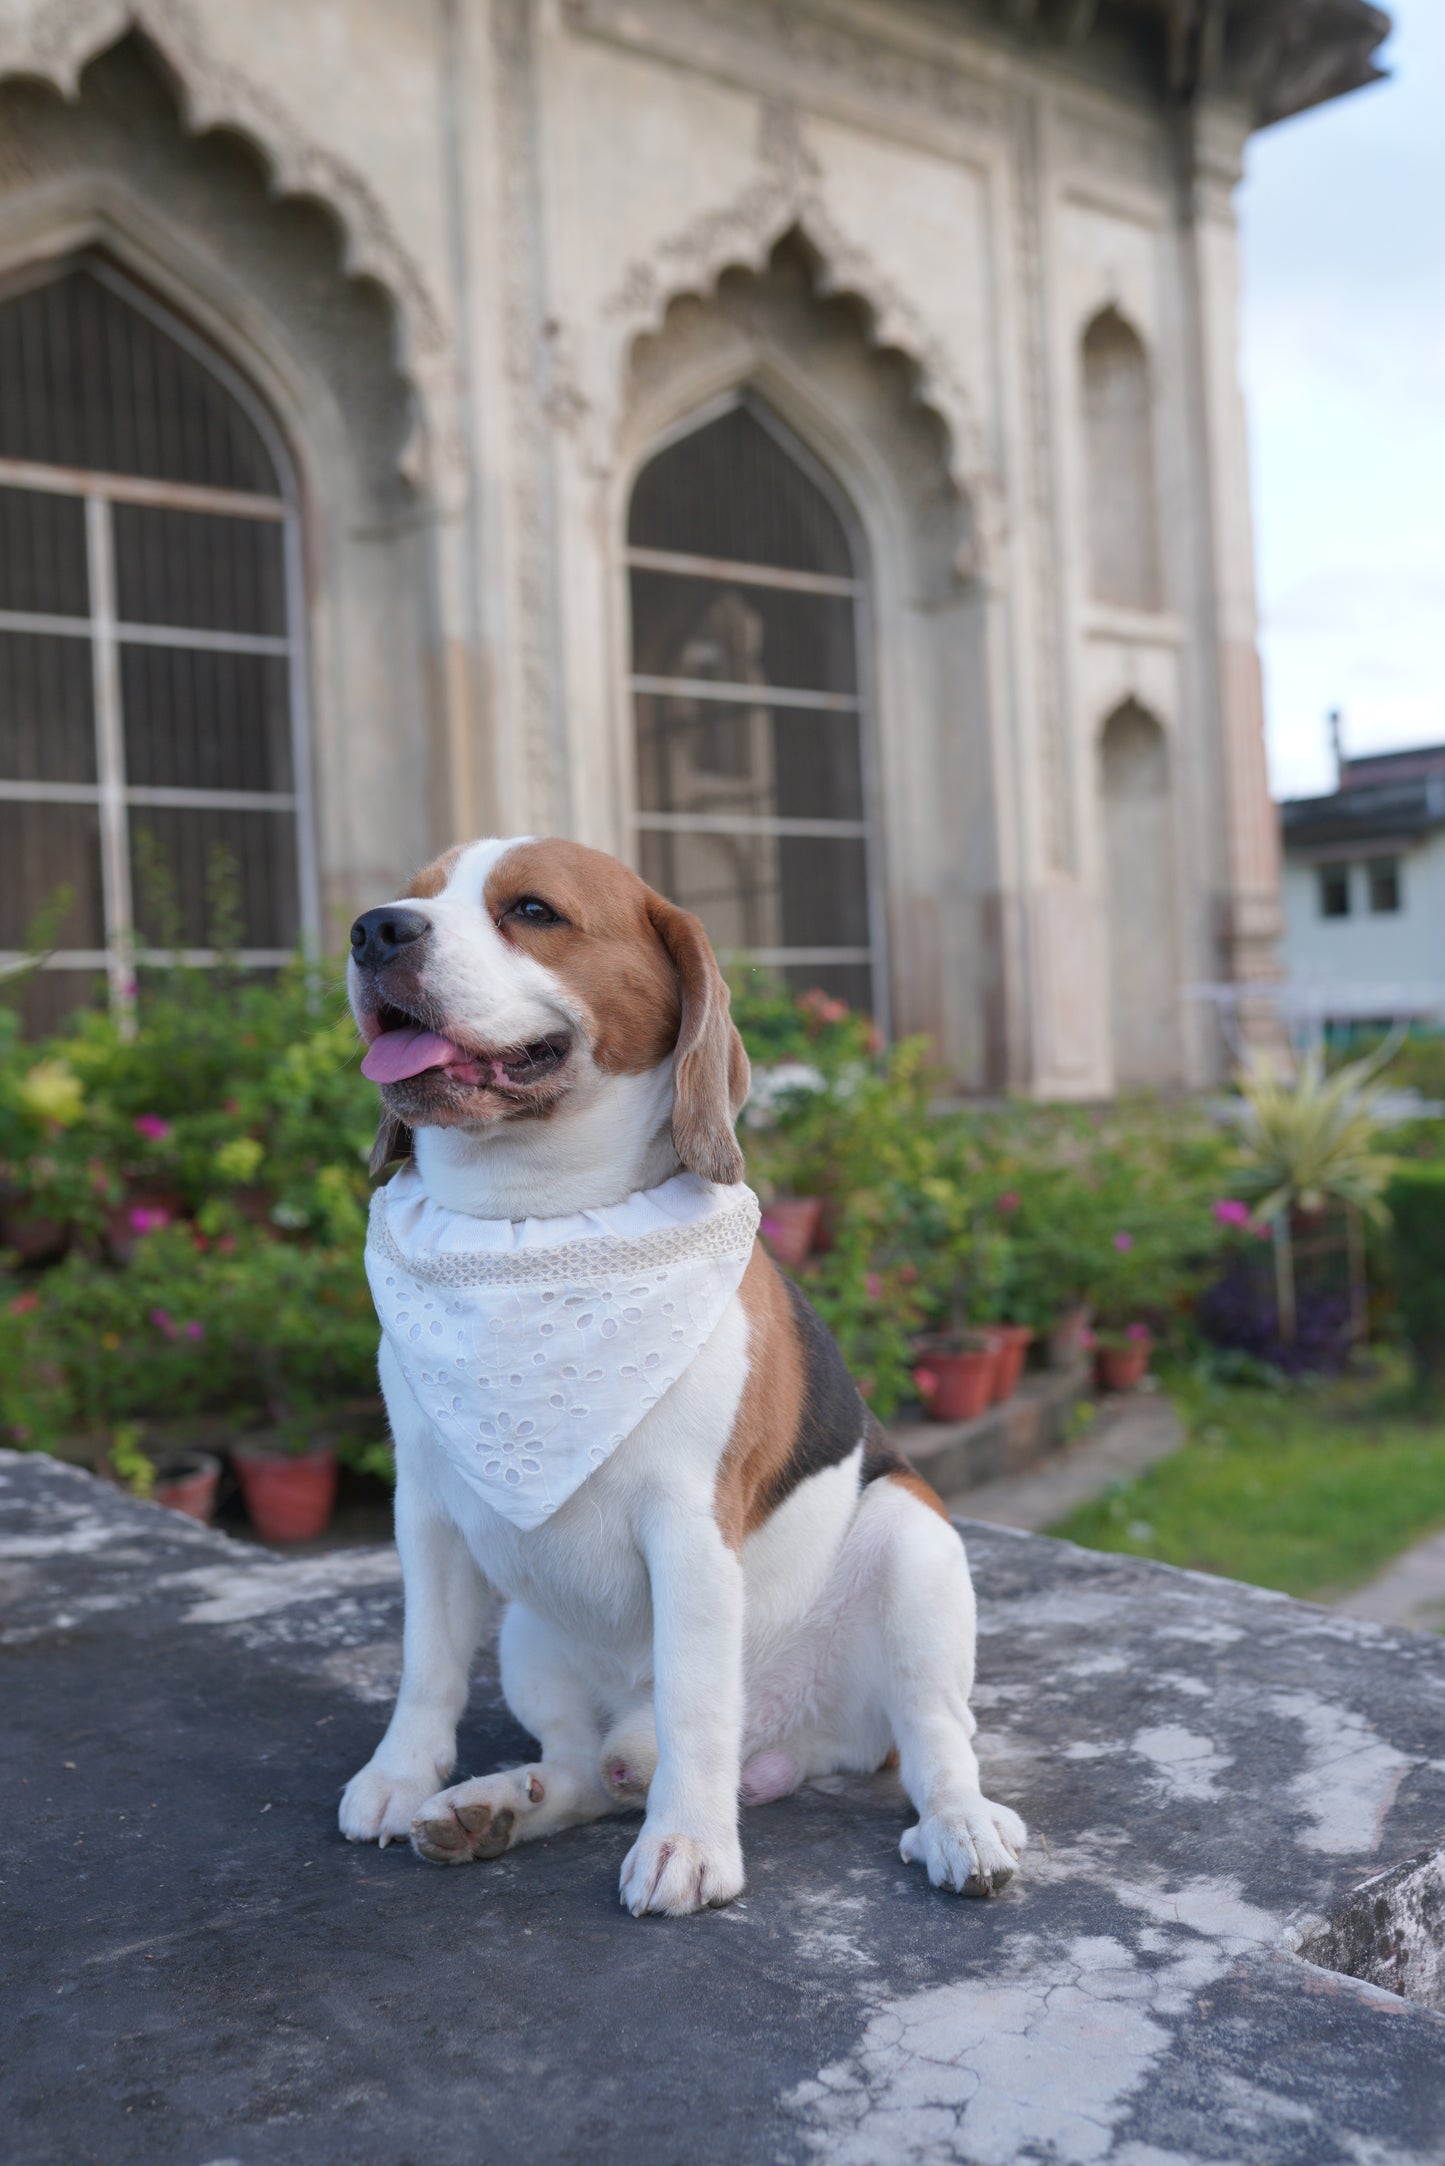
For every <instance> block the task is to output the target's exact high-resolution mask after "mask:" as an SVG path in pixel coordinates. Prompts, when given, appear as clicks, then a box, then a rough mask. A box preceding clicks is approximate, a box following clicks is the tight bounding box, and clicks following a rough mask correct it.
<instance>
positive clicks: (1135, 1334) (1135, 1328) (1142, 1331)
mask: <svg viewBox="0 0 1445 2166" xmlns="http://www.w3.org/2000/svg"><path fill="white" fill-rule="evenodd" d="M1124 1336H1125V1338H1126V1339H1132V1340H1133V1341H1134V1344H1135V1345H1136V1346H1137V1345H1138V1344H1139V1342H1140V1340H1141V1339H1147V1338H1148V1336H1149V1326H1148V1325H1147V1324H1130V1325H1129V1326H1128V1328H1127V1329H1126V1331H1125V1333H1124Z"/></svg>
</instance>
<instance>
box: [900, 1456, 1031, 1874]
mask: <svg viewBox="0 0 1445 2166" xmlns="http://www.w3.org/2000/svg"><path fill="white" fill-rule="evenodd" d="M862 1512H869V1513H873V1514H875V1515H878V1518H879V1519H881V1520H882V1527H881V1529H880V1531H881V1532H882V1534H883V1541H882V1544H881V1551H880V1555H879V1575H878V1580H877V1593H878V1601H879V1629H880V1635H881V1640H882V1653H883V1658H884V1691H885V1694H886V1699H887V1709H888V1717H889V1721H890V1723H891V1726H892V1729H893V1735H894V1739H895V1741H896V1743H897V1747H898V1761H899V1774H900V1776H901V1778H902V1781H903V1787H904V1789H905V1790H906V1791H907V1792H908V1795H909V1797H910V1798H911V1799H912V1801H913V1804H914V1806H915V1807H916V1808H917V1812H918V1821H917V1824H916V1825H915V1826H914V1827H911V1828H909V1829H908V1830H907V1831H906V1832H905V1834H904V1837H903V1840H902V1842H901V1844H900V1845H899V1848H900V1851H901V1854H902V1856H903V1857H904V1858H905V1859H906V1860H907V1861H909V1862H913V1861H915V1860H916V1861H917V1862H918V1863H919V1864H921V1865H922V1866H923V1867H924V1869H925V1871H926V1872H927V1874H928V1877H929V1879H930V1880H931V1881H932V1882H933V1885H934V1886H935V1887H936V1888H952V1889H953V1890H955V1891H956V1892H957V1893H958V1894H961V1895H994V1894H996V1893H997V1892H998V1890H999V1889H1000V1888H1002V1887H1003V1886H1005V1884H1006V1883H1007V1882H1008V1881H1009V1880H1011V1879H1012V1878H1013V1874H1014V1870H1015V1867H1016V1866H1017V1864H1018V1859H1019V1853H1020V1851H1021V1850H1022V1849H1023V1847H1024V1843H1025V1841H1026V1839H1027V1831H1026V1830H1025V1827H1024V1824H1023V1822H1022V1820H1020V1818H1019V1816H1018V1814H1017V1813H1015V1812H1011V1811H1010V1809H1009V1807H1008V1806H1007V1805H995V1804H994V1803H993V1802H992V1801H991V1800H990V1799H988V1798H986V1797H985V1796H984V1795H983V1791H982V1788H981V1786H980V1781H979V1769H978V1760H977V1757H976V1755H975V1753H974V1749H973V1733H974V1728H975V1724H974V1719H973V1715H972V1713H971V1712H970V1709H969V1704H968V1701H969V1694H970V1693H971V1692H972V1690H973V1664H974V1631H975V1616H976V1612H975V1608H974V1599H973V1583H972V1581H971V1579H970V1578H969V1571H968V1559H967V1557H966V1556H965V1554H964V1548H963V1544H962V1542H961V1541H960V1540H959V1537H958V1533H957V1531H956V1529H955V1528H954V1527H953V1526H952V1525H951V1524H950V1522H949V1520H948V1518H947V1516H946V1515H945V1513H944V1510H943V1506H942V1505H941V1504H940V1503H939V1501H938V1499H937V1498H936V1497H935V1496H934V1494H933V1492H932V1490H931V1489H929V1487H928V1485H927V1484H926V1483H925V1482H923V1481H920V1479H919V1478H918V1476H917V1475H916V1474H913V1473H911V1472H908V1471H907V1470H899V1471H898V1472H897V1473H893V1474H888V1475H884V1476H883V1477H882V1478H881V1479H879V1480H878V1481H876V1482H874V1483H873V1484H872V1485H871V1487H870V1490H869V1493H868V1496H867V1497H866V1498H865V1500H864V1503H863V1506H862V1508H861V1512H860V1517H861V1513H862ZM875 1525H876V1521H875Z"/></svg>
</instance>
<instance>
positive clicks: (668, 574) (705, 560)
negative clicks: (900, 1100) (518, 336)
mask: <svg viewBox="0 0 1445 2166" xmlns="http://www.w3.org/2000/svg"><path fill="white" fill-rule="evenodd" d="M626 554H627V563H628V571H629V588H630V604H631V607H630V627H631V677H630V687H631V692H632V701H633V716H634V731H635V740H634V752H635V773H636V778H637V808H636V814H635V819H636V827H637V834H638V855H639V860H640V863H641V866H642V870H643V874H644V877H645V878H647V879H648V880H650V881H651V883H652V884H653V885H654V886H656V887H658V888H660V889H662V890H663V892H664V893H666V894H668V895H670V896H672V897H673V898H674V899H675V900H676V901H678V902H681V903H683V904H685V905H686V906H687V907H688V908H690V909H694V910H696V911H697V912H698V914H699V915H700V916H701V918H702V919H703V922H704V924H705V925H706V926H707V928H708V931H709V933H710V935H711V937H712V939H713V942H714V945H715V946H716V947H717V948H718V949H719V951H720V952H721V953H723V954H724V955H725V956H726V955H728V954H733V955H737V956H746V957H747V958H749V959H750V960H752V961H754V962H756V963H757V964H759V965H761V966H762V967H764V968H765V969H767V970H769V971H771V972H776V973H777V974H778V975H780V976H781V978H782V979H783V980H784V982H785V983H787V984H789V985H790V986H791V987H792V989H793V990H794V991H795V992H799V993H801V992H805V991H810V990H813V989H814V988H817V989H819V990H821V991H822V992H824V993H826V994H827V995H829V996H830V997H832V998H841V999H842V1000H844V1001H846V1002H847V1004H848V1005H849V1006H850V1007H854V1008H858V1009H861V1010H862V1011H863V1012H864V1013H867V1014H873V1013H875V1012H879V1013H886V993H885V963H884V954H883V908H882V894H881V881H880V876H879V863H878V860H879V840H878V835H877V830H876V821H875V820H874V818H873V805H874V801H875V795H876V793H875V785H874V776H873V752H872V744H871V727H872V724H871V711H870V710H871V700H870V697H869V691H868V686H867V683H866V665H865V645H864V640H863V636H862V633H863V624H862V619H863V616H864V614H865V612H866V610H867V603H868V582H867V571H866V564H865V561H864V551H863V546H862V539H861V533H860V530H859V528H858V524H857V520H856V516H855V515H854V514H853V512H852V510H851V507H850V506H849V505H848V503H847V500H846V498H845V497H844V496H843V494H842V492H841V491H840V490H839V489H838V487H837V484H836V483H835V482H834V481H833V480H832V478H831V477H830V476H829V475H828V474H827V473H826V470H825V469H824V468H822V467H821V466H820V465H819V464H818V463H817V461H816V460H814V459H813V457H812V456H811V454H810V453H809V452H808V451H807V450H806V448H805V447H804V446H803V445H802V444H801V443H799V442H798V440H797V439H796V437H794V436H793V434H792V432H791V431H790V430H789V429H788V428H787V425H786V424H785V423H784V422H783V421H782V420H781V419H780V417H779V416H778V415H776V414H775V413H773V412H772V411H771V409H770V408H769V407H768V406H767V405H766V403H765V402H764V401H763V400H762V399H761V398H760V397H759V396H758V395H757V393H756V392H744V393H741V394H738V395H736V396H734V397H732V398H730V399H727V400H725V401H723V402H720V403H719V404H717V405H715V406H714V407H713V408H712V409H710V410H709V411H707V412H705V413H704V414H701V415H698V416H695V417H694V418H693V422H692V425H691V426H690V427H683V428H681V429H679V430H677V431H675V432H673V433H672V434H671V435H670V437H669V438H668V440H667V441H665V442H664V443H663V444H661V445H659V446H658V447H657V448H656V450H655V451H654V452H653V455H652V456H651V458H649V459H648V460H647V461H646V463H645V464H644V465H643V466H642V468H641V470H640V472H639V473H638V475H637V477H636V480H635V483H634V485H633V488H632V491H631V497H630V502H629V507H628V515H627V551H626Z"/></svg>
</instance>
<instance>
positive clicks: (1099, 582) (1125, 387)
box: [1080, 307, 1163, 610]
mask: <svg viewBox="0 0 1445 2166" xmlns="http://www.w3.org/2000/svg"><path fill="white" fill-rule="evenodd" d="M1080 374H1081V383H1082V398H1083V430H1084V464H1085V486H1086V490H1087V521H1088V542H1089V549H1088V561H1089V584H1090V591H1091V594H1092V597H1093V599H1094V600H1095V601H1096V602H1105V603H1108V604H1110V605H1112V606H1114V607H1116V608H1123V609H1140V610H1156V609H1158V608H1160V607H1161V606H1162V602H1163V594H1162V584H1163V582H1162V579H1161V575H1160V565H1159V510H1158V502H1157V496H1156V490H1155V479H1154V420H1153V398H1152V387H1151V380H1150V367H1149V356H1148V353H1147V351H1146V349H1145V345H1144V341H1143V339H1142V338H1141V337H1140V336H1139V333H1138V332H1137V331H1136V330H1135V329H1134V326H1133V325H1132V324H1131V323H1130V322H1129V321H1128V319H1127V317H1125V316H1123V315H1121V314H1120V313H1119V311H1118V310H1117V309H1116V308H1113V307H1110V308H1105V309H1101V310H1100V312H1099V314H1098V315H1097V316H1095V317H1094V318H1093V319H1092V321H1091V322H1090V323H1089V324H1088V325H1087V327H1086V328H1085V331H1084V335H1083V338H1082V340H1081V341H1080Z"/></svg>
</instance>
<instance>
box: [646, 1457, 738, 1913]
mask: <svg viewBox="0 0 1445 2166" xmlns="http://www.w3.org/2000/svg"><path fill="white" fill-rule="evenodd" d="M639 1537H640V1540H641V1543H642V1549H643V1554H644V1556H645V1558H646V1560H647V1568H648V1572H649V1575H650V1577H651V1581H652V1620H653V1622H652V1646H653V1675H654V1685H653V1693H654V1704H655V1709H656V1716H657V1771H656V1773H655V1774H654V1776H653V1778H652V1784H651V1787H650V1789H649V1791H648V1795H647V1818H646V1820H645V1821H644V1822H643V1825H642V1833H641V1834H640V1835H639V1836H638V1838H637V1841H636V1842H635V1843H634V1844H633V1846H632V1848H631V1850H630V1851H629V1852H628V1854H627V1858H626V1861H625V1862H624V1864H623V1867H622V1887H621V1894H622V1901H623V1904H624V1906H625V1907H626V1908H627V1909H628V1910H630V1911H631V1912H632V1914H633V1916H634V1917H635V1918H638V1917H641V1916H642V1914H643V1912H644V1911H649V1910H656V1911H663V1912H666V1913H667V1914H668V1915H669V1916H671V1917H682V1916H684V1915H686V1913H687V1912H689V1911H693V1910H703V1909H706V1908H707V1906H708V1905H709V1904H711V1903H729V1902H731V1901H732V1899H733V1897H734V1896H735V1895H741V1893H742V1887H743V1859H742V1849H741V1847H740V1845H739V1842H738V1772H739V1755H740V1751H741V1743H742V1709H743V1574H742V1565H741V1563H740V1561H739V1559H738V1558H737V1556H736V1555H735V1554H734V1553H733V1551H731V1550H730V1549H728V1547H727V1546H726V1544H725V1543H724V1541H723V1538H722V1535H721V1533H720V1532H719V1530H718V1525H717V1522H716V1520H715V1519H714V1518H713V1516H712V1512H711V1510H710V1508H709V1502H708V1501H706V1500H703V1499H701V1498H693V1497H674V1498H671V1499H668V1500H667V1501H666V1502H662V1501H658V1502H655V1503H654V1504H653V1506H652V1507H651V1509H650V1510H649V1514H648V1517H647V1519H646V1522H645V1523H644V1525H643V1526H642V1527H641V1528H640V1529H639Z"/></svg>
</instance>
